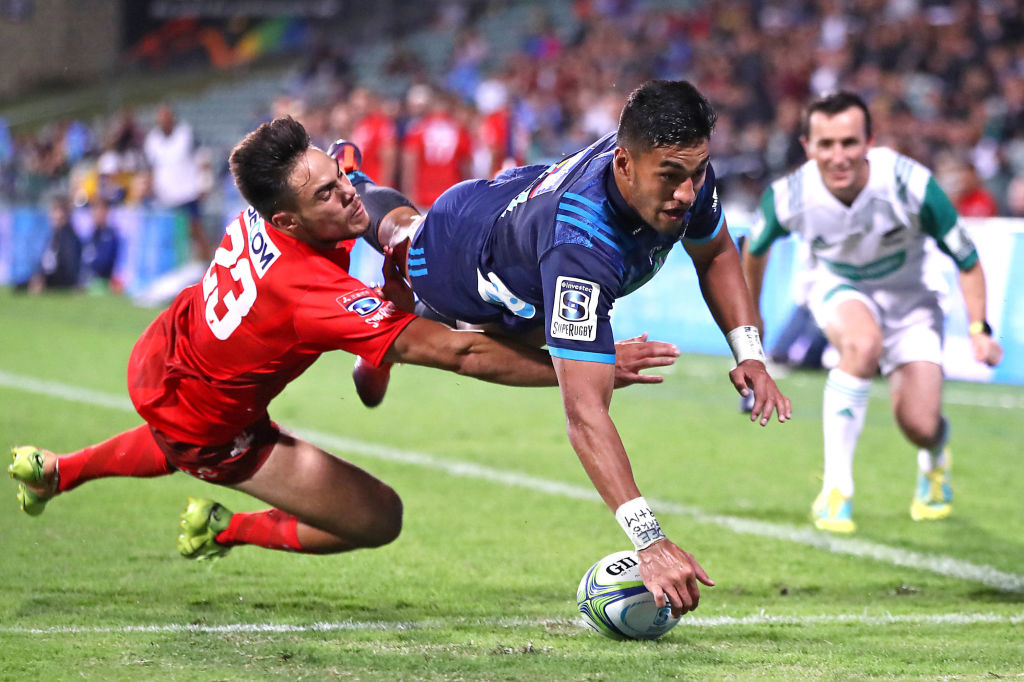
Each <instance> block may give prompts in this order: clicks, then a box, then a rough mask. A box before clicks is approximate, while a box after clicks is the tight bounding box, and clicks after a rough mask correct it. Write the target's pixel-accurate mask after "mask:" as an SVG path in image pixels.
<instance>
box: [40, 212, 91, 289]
mask: <svg viewBox="0 0 1024 682" xmlns="http://www.w3.org/2000/svg"><path fill="white" fill-rule="evenodd" d="M81 275H82V240H81V239H80V238H79V236H78V234H77V233H76V232H75V228H74V227H72V225H71V202H70V201H69V200H68V198H67V196H65V195H57V196H55V197H54V198H53V199H51V201H50V241H49V243H48V244H47V245H46V250H45V251H44V252H43V256H42V258H41V259H40V262H39V269H38V270H37V271H36V273H35V275H33V277H32V280H31V282H30V283H29V292H31V293H40V292H42V291H43V290H44V289H65V290H67V289H74V288H77V287H78V284H79V281H80V279H81Z"/></svg>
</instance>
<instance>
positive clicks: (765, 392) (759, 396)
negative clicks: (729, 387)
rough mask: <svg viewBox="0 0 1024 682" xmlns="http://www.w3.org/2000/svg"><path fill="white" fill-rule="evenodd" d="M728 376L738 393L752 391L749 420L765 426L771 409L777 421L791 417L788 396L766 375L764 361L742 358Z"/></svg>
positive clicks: (791, 411) (770, 414)
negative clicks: (752, 402)
mask: <svg viewBox="0 0 1024 682" xmlns="http://www.w3.org/2000/svg"><path fill="white" fill-rule="evenodd" d="M729 378H730V379H732V383H733V386H735V387H736V391H737V392H738V393H739V394H740V395H742V396H746V395H747V394H748V392H749V391H750V390H753V391H754V407H753V409H751V410H750V421H760V423H761V426H766V425H767V424H768V422H769V420H770V419H771V416H772V411H774V412H775V413H776V414H777V415H778V418H779V423H785V422H786V420H787V419H792V418H793V406H792V405H791V404H790V402H789V398H787V397H786V396H784V395H782V391H780V390H779V387H778V386H776V385H775V380H774V379H772V378H771V377H770V376H769V375H768V370H766V369H765V366H764V363H761V362H758V361H757V360H744V361H743V362H741V363H740V364H738V365H737V366H736V367H735V369H733V370H732V371H731V372H729Z"/></svg>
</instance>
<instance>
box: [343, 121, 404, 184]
mask: <svg viewBox="0 0 1024 682" xmlns="http://www.w3.org/2000/svg"><path fill="white" fill-rule="evenodd" d="M352 142H354V143H355V145H356V146H357V147H359V150H360V151H361V152H362V154H363V162H362V164H360V168H359V170H361V171H363V172H364V173H366V174H367V175H368V176H370V179H371V180H373V181H374V182H376V183H378V184H380V185H391V184H393V183H394V181H395V179H394V178H393V177H390V178H386V177H384V166H383V162H382V161H381V150H382V149H386V148H388V147H396V146H397V144H398V130H397V129H396V128H395V124H394V121H392V120H391V118H390V117H389V116H388V115H387V114H385V113H384V112H382V111H374V112H370V113H369V114H367V115H366V116H364V117H363V119H362V120H361V121H359V123H357V124H356V127H355V128H354V129H353V130H352ZM393 170H394V169H392V171H393Z"/></svg>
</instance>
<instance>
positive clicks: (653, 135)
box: [617, 80, 718, 153]
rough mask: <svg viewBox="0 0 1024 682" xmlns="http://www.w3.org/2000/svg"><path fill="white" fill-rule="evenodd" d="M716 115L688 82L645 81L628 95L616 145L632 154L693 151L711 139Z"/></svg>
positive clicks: (706, 101) (620, 120) (621, 116)
mask: <svg viewBox="0 0 1024 682" xmlns="http://www.w3.org/2000/svg"><path fill="white" fill-rule="evenodd" d="M717 119H718V115H717V114H716V113H715V112H714V110H713V109H712V108H711V104H710V103H709V102H708V100H707V99H706V98H705V97H704V95H702V94H700V92H699V91H698V90H697V88H695V87H694V86H693V85H692V84H691V83H689V82H688V81H667V80H651V81H647V82H646V83H644V84H643V85H641V86H640V87H638V88H637V89H636V90H634V91H633V92H631V93H630V94H629V97H628V98H627V99H626V105H625V106H624V107H623V108H622V114H621V115H620V116H619V128H618V133H617V139H618V143H619V144H620V145H621V146H622V147H624V148H626V149H627V150H629V151H631V152H634V153H644V152H647V151H650V150H651V149H653V148H654V147H692V146H695V145H697V144H700V143H701V142H703V141H705V140H707V139H709V138H710V137H711V131H712V130H713V129H714V127H715V121H716V120H717Z"/></svg>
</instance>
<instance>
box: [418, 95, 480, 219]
mask: <svg viewBox="0 0 1024 682" xmlns="http://www.w3.org/2000/svg"><path fill="white" fill-rule="evenodd" d="M427 97H428V100H427V105H426V109H427V114H426V115H425V116H424V117H423V118H421V119H420V120H419V121H417V122H415V123H413V124H412V127H411V128H410V129H409V132H408V134H407V135H406V137H405V142H404V143H403V146H402V158H403V163H402V185H403V189H404V191H405V194H406V195H407V196H409V197H411V198H412V200H413V201H414V202H415V203H416V205H417V206H419V207H420V208H424V209H426V208H429V207H430V205H431V204H433V203H434V201H435V200H436V199H437V198H438V197H439V196H441V193H442V192H444V191H445V190H446V189H448V188H449V187H451V186H452V185H455V184H457V183H459V182H462V181H463V180H466V179H468V178H470V177H472V170H473V169H472V163H473V147H472V140H471V138H470V135H469V131H468V130H467V129H466V126H465V125H464V124H463V123H462V122H461V121H460V120H459V119H458V118H456V117H455V116H454V115H453V114H452V113H451V111H452V109H453V108H454V107H453V105H454V104H455V103H454V102H453V101H452V98H451V97H450V96H449V95H447V94H446V93H441V92H431V93H429V94H428V95H427Z"/></svg>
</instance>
